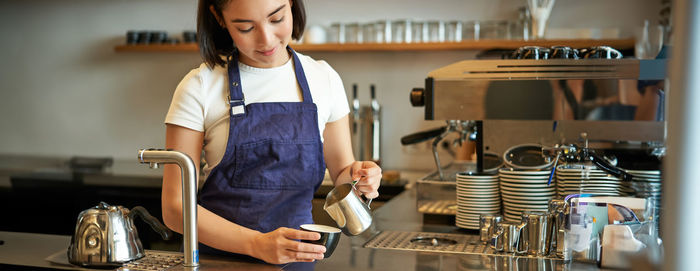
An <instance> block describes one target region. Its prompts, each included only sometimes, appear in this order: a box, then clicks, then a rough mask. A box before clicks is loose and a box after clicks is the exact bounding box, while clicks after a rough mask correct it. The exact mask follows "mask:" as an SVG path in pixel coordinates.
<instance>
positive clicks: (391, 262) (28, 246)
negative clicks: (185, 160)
mask: <svg viewBox="0 0 700 271" xmlns="http://www.w3.org/2000/svg"><path fill="white" fill-rule="evenodd" d="M415 204H416V198H415V190H414V189H409V190H406V191H404V192H403V193H401V194H399V195H398V196H397V197H395V198H393V199H392V200H390V201H388V202H387V203H386V204H385V205H384V206H382V207H381V208H379V209H377V210H376V211H375V212H374V222H375V223H374V224H373V226H372V228H371V229H370V230H368V231H367V232H365V233H364V234H363V235H360V236H354V237H349V236H345V235H343V236H342V237H341V239H340V242H339V244H338V247H337V248H336V250H335V252H334V253H333V255H332V256H331V257H330V258H327V259H324V260H321V261H318V262H316V263H315V264H313V265H297V264H292V265H287V266H272V265H266V264H256V263H247V262H241V261H231V260H227V259H220V258H211V257H206V256H202V258H201V261H202V264H203V265H202V267H203V268H200V270H208V269H210V268H206V267H207V266H212V265H214V263H216V265H215V266H216V268H211V269H215V270H259V269H273V270H280V269H281V270H299V269H301V270H312V269H313V270H426V271H427V270H598V268H597V267H596V266H595V265H593V264H588V263H579V262H573V263H568V264H565V263H564V262H563V261H560V260H551V259H547V260H544V259H538V258H527V257H513V256H508V255H503V256H485V255H463V254H445V253H427V252H412V251H398V250H386V249H370V248H364V247H363V245H364V244H365V243H366V241H368V240H369V239H370V238H371V237H372V236H373V235H374V234H376V233H378V232H380V231H383V230H396V231H422V232H442V233H458V234H476V232H475V231H468V230H463V229H459V228H457V227H454V226H450V225H428V224H424V223H423V215H422V214H420V213H418V212H417V211H416V207H415V206H416V205H415ZM0 240H4V244H3V245H0V264H9V265H18V266H28V267H43V268H55V269H76V268H75V267H73V266H66V265H58V264H55V263H51V262H49V261H47V260H45V259H46V258H47V257H49V256H51V255H54V254H56V253H61V252H62V251H65V249H66V248H67V247H68V243H69V241H70V236H65V235H45V234H30V233H13V232H0ZM29 269H31V268H29Z"/></svg>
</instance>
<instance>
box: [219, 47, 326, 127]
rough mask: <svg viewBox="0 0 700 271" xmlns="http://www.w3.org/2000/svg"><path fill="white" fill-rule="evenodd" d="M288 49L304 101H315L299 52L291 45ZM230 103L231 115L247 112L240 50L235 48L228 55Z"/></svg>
mask: <svg viewBox="0 0 700 271" xmlns="http://www.w3.org/2000/svg"><path fill="white" fill-rule="evenodd" d="M287 50H289V52H290V53H291V55H292V58H293V61H294V62H293V64H294V75H296V78H297V83H298V84H299V87H300V88H301V94H302V99H303V100H302V103H313V102H314V100H313V98H311V91H310V90H309V82H308V81H307V80H306V75H305V74H304V68H303V67H302V65H301V61H300V60H299V57H298V56H297V53H296V52H295V51H294V50H293V49H292V48H291V47H289V46H287ZM228 87H229V95H228V103H229V107H231V110H230V112H229V113H230V116H231V117H233V116H236V115H241V114H245V97H244V96H243V89H242V87H241V72H240V70H239V69H238V51H237V50H234V52H233V53H232V54H231V56H229V57H228Z"/></svg>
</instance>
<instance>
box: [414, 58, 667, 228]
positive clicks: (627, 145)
mask: <svg viewBox="0 0 700 271" xmlns="http://www.w3.org/2000/svg"><path fill="white" fill-rule="evenodd" d="M503 58H504V59H491V60H464V61H459V62H456V63H453V64H450V65H447V66H444V67H441V68H438V69H436V70H433V71H431V72H430V73H429V74H428V75H427V78H426V79H425V86H424V87H422V88H414V89H413V90H412V91H411V93H410V101H411V104H412V105H413V106H414V107H423V108H424V110H425V115H424V116H425V117H424V119H425V120H443V121H445V122H446V126H445V127H444V128H440V129H438V130H436V131H429V132H428V133H424V134H423V136H424V138H421V140H426V139H433V140H435V142H434V144H433V145H434V146H435V145H437V141H439V140H441V139H442V138H444V137H445V136H446V134H449V133H457V134H459V136H458V141H460V142H459V143H462V141H465V140H470V139H471V140H474V141H475V142H476V150H475V151H476V162H475V163H473V164H469V165H463V164H461V165H455V164H453V163H444V162H442V163H441V162H440V159H439V157H438V156H437V152H434V155H435V160H436V164H437V170H436V172H435V173H432V174H429V175H427V176H425V177H424V178H422V179H420V180H419V181H418V182H417V192H418V206H417V209H418V211H419V212H422V213H424V214H440V215H454V214H455V209H456V208H455V204H454V202H451V199H454V198H455V193H454V191H455V182H454V178H453V176H452V175H453V174H454V172H455V171H472V172H475V173H482V172H485V171H488V170H493V167H497V166H500V164H499V161H497V160H498V158H499V157H502V156H503V154H504V152H506V151H507V150H509V149H510V148H511V147H513V146H517V145H521V144H537V145H541V146H543V147H554V146H564V145H566V144H577V145H578V146H581V149H583V148H582V146H583V145H584V141H585V144H586V148H585V149H586V150H588V149H591V150H596V152H597V153H599V154H601V155H607V156H613V157H617V158H618V160H619V162H620V163H618V164H617V166H624V167H626V168H635V167H637V166H640V165H642V166H643V167H645V168H653V167H656V168H657V169H658V167H659V166H660V165H659V164H660V158H661V157H663V154H664V151H665V138H666V122H665V113H664V112H665V106H664V104H665V92H664V89H665V85H664V80H665V78H666V72H665V71H666V62H667V61H666V60H665V59H654V60H640V59H635V58H623V57H622V54H620V52H619V51H617V50H615V49H613V48H610V47H606V46H598V47H593V48H585V49H580V50H578V49H573V48H569V47H565V46H556V47H551V48H542V47H531V46H530V47H521V48H519V49H518V50H516V51H515V52H513V53H512V54H510V55H507V56H505V57H503ZM430 132H432V133H430ZM465 135H466V136H465ZM414 141H415V140H414ZM550 150H551V148H550ZM494 156H495V160H494ZM640 157H644V159H638V158H640ZM650 157H651V158H650ZM557 158H558V157H557ZM552 159H553V158H552ZM500 162H502V161H500ZM451 176H452V177H451ZM446 199H447V200H446Z"/></svg>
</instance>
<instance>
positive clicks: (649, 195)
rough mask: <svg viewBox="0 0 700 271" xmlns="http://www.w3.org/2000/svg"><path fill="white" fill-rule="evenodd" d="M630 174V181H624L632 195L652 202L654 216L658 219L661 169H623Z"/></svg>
mask: <svg viewBox="0 0 700 271" xmlns="http://www.w3.org/2000/svg"><path fill="white" fill-rule="evenodd" d="M625 171H626V172H627V173H629V174H632V181H631V182H627V183H625V187H628V188H629V190H631V191H632V192H631V193H630V194H631V195H632V196H635V197H638V198H646V199H649V200H651V201H652V202H653V203H654V207H655V208H656V212H654V216H655V217H654V218H655V219H657V221H658V219H659V217H658V216H659V213H660V210H661V171H659V170H625Z"/></svg>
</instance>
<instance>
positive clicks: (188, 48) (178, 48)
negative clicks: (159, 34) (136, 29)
mask: <svg viewBox="0 0 700 271" xmlns="http://www.w3.org/2000/svg"><path fill="white" fill-rule="evenodd" d="M114 51H116V52H198V51H199V46H197V43H178V44H125V45H117V46H116V47H114Z"/></svg>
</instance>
